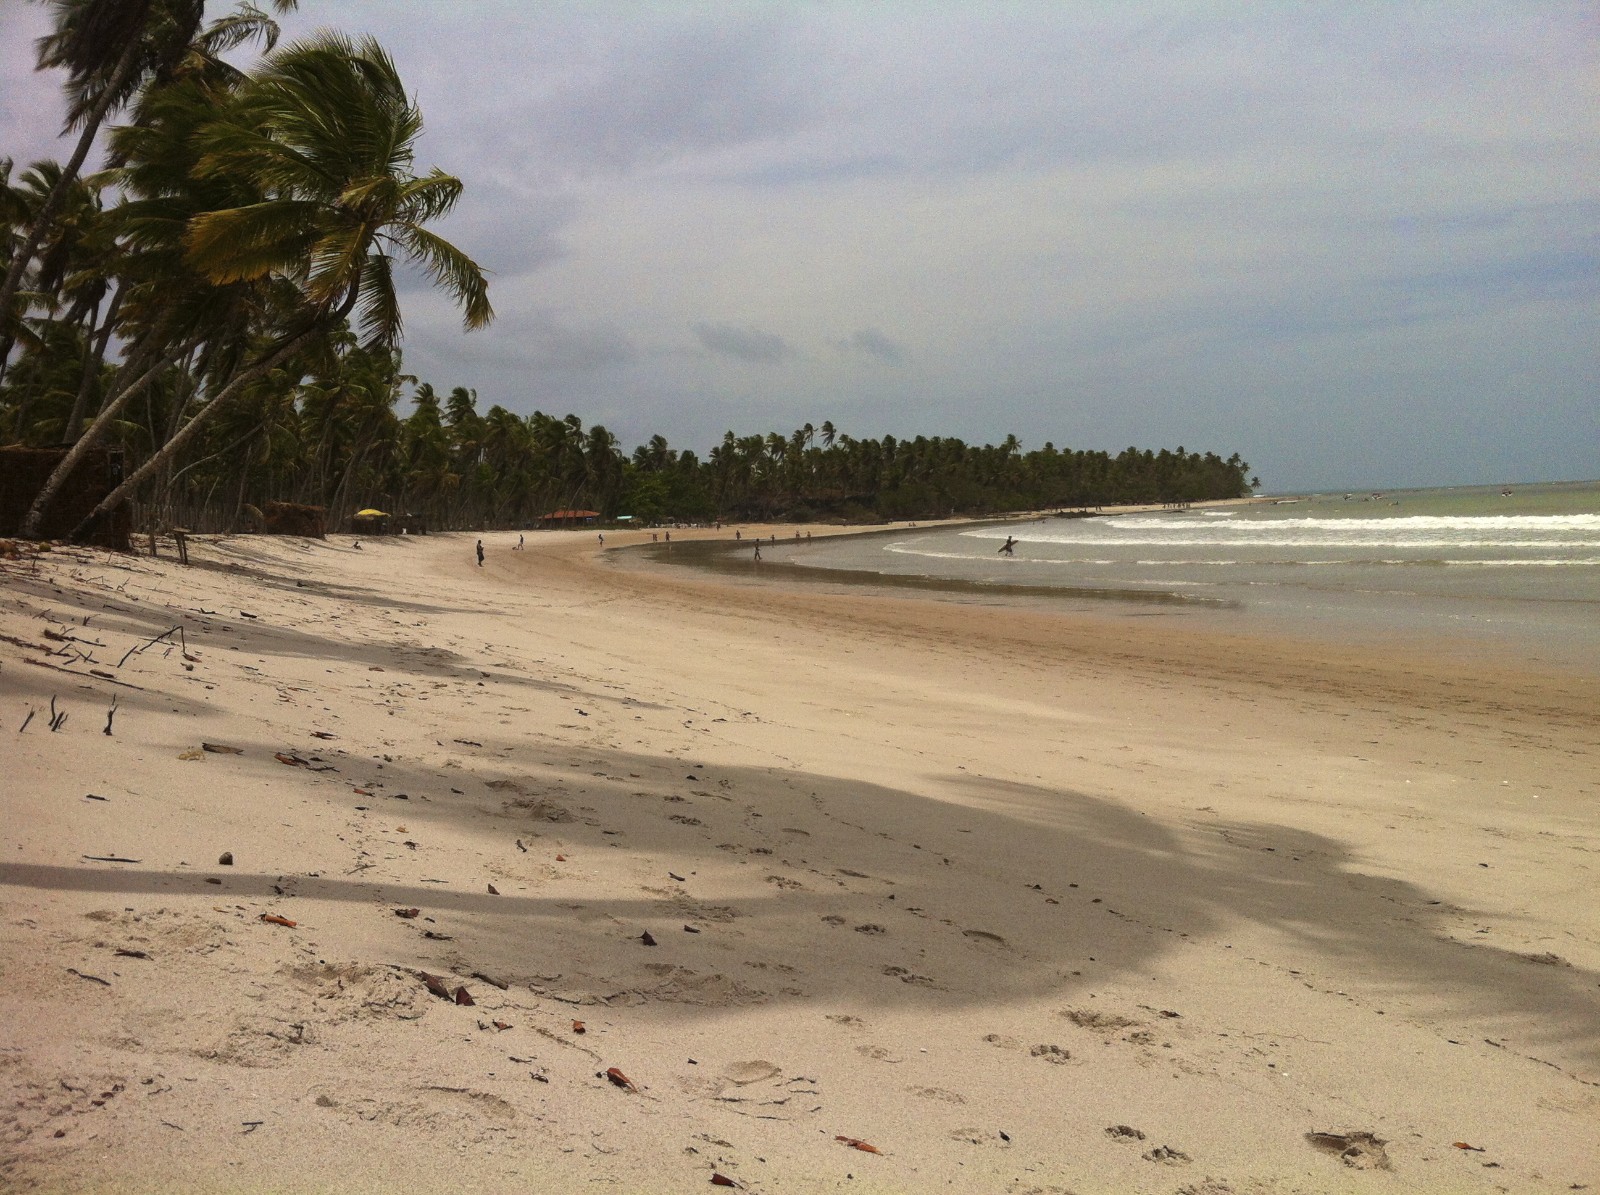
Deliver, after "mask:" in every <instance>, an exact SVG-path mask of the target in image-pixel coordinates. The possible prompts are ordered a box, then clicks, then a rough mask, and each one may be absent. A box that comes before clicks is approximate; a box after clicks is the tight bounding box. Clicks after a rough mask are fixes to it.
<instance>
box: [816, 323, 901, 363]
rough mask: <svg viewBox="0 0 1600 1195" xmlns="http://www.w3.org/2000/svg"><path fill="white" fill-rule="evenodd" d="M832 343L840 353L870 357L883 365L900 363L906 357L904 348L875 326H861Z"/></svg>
mask: <svg viewBox="0 0 1600 1195" xmlns="http://www.w3.org/2000/svg"><path fill="white" fill-rule="evenodd" d="M832 343H833V347H834V348H836V349H838V350H839V351H840V352H841V353H845V354H847V355H854V356H867V357H871V358H873V359H874V360H876V361H879V362H881V363H883V364H884V365H901V364H904V362H905V359H906V354H905V350H904V349H903V348H901V347H900V345H898V344H896V343H895V342H894V341H892V340H890V339H889V338H888V337H887V336H885V335H884V334H883V333H882V332H880V331H878V329H876V328H862V329H861V330H860V331H858V332H856V333H855V334H854V335H853V336H850V337H847V338H846V339H844V340H835V341H833V342H832Z"/></svg>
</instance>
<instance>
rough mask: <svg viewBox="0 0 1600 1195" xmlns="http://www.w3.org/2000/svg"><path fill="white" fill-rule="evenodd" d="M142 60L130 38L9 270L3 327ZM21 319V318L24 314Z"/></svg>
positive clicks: (3, 288)
mask: <svg viewBox="0 0 1600 1195" xmlns="http://www.w3.org/2000/svg"><path fill="white" fill-rule="evenodd" d="M138 57H139V39H138V38H137V37H130V38H129V39H128V45H127V47H126V48H125V49H124V50H123V51H122V57H121V58H119V59H117V66H116V69H115V70H114V71H112V73H111V78H110V79H109V80H108V81H107V82H106V85H105V88H104V90H102V91H101V93H100V98H99V99H98V100H97V101H96V102H95V105H94V107H93V108H91V109H90V110H89V114H88V115H87V116H86V117H85V118H84V122H83V132H82V133H80V134H79V136H78V145H77V148H75V149H74V150H73V151H72V157H71V158H69V159H68V160H67V164H66V165H65V166H63V167H62V168H61V177H60V178H58V179H56V185H55V186H53V187H51V188H50V194H49V195H48V196H47V197H46V199H45V201H44V206H43V207H41V208H40V209H39V214H38V216H37V217H35V219H34V221H33V227H32V228H30V229H29V230H28V236H27V238H26V239H25V240H24V241H23V242H22V244H21V245H19V246H17V252H16V255H15V256H13V257H12V259H11V264H10V265H9V266H8V267H7V269H6V277H5V281H4V282H3V283H0V326H3V325H7V324H10V323H11V319H12V313H11V306H12V304H13V302H14V301H15V300H16V297H17V290H18V289H19V288H20V287H21V285H22V275H23V273H24V272H25V271H26V270H27V268H28V263H29V262H31V261H32V260H33V255H34V253H35V252H36V251H37V250H38V248H39V245H40V242H42V241H43V240H44V235H45V233H47V232H48V231H50V222H51V221H52V220H54V219H55V216H56V210H57V209H58V208H60V206H61V203H62V201H63V200H64V199H66V197H67V191H68V190H70V189H71V187H72V184H73V182H74V181H75V180H76V179H77V177H78V171H79V170H81V169H82V168H83V163H84V159H85V158H87V157H88V156H89V150H90V148H91V147H93V145H94V139H95V136H96V135H97V134H98V133H99V132H100V122H101V121H103V120H104V119H105V118H106V113H107V112H109V111H110V110H111V105H112V103H113V102H115V100H116V98H117V95H118V93H119V92H121V90H122V85H123V84H124V83H126V82H127V80H128V76H129V75H130V74H132V73H133V68H134V64H135V63H136V62H137V61H138ZM17 318H19V319H20V318H21V315H20V313H18V315H17Z"/></svg>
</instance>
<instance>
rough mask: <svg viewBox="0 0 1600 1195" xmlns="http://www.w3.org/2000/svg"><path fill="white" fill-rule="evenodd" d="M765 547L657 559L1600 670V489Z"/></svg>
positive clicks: (1048, 521)
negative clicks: (755, 557)
mask: <svg viewBox="0 0 1600 1195" xmlns="http://www.w3.org/2000/svg"><path fill="white" fill-rule="evenodd" d="M1007 537H1014V538H1015V540H1016V541H1017V542H1016V544H1015V546H1014V549H1013V554H1012V555H1009V556H1008V555H1005V554H1002V553H1001V552H999V551H998V549H999V548H1000V546H1001V545H1002V544H1003V543H1004V542H1005V540H1006V539H1007ZM689 546H690V545H687V544H685V545H682V546H681V547H683V548H687V547H689ZM718 549H721V550H718ZM762 552H763V561H762V564H761V565H760V566H756V565H755V564H754V562H753V561H752V560H751V559H750V556H751V545H750V544H749V543H745V544H743V545H742V546H741V548H740V549H732V546H731V545H728V544H726V543H722V544H718V545H714V546H712V547H711V548H710V549H709V550H703V551H690V552H684V551H682V550H681V548H680V550H679V551H678V552H677V554H676V555H675V556H672V555H671V554H669V553H666V552H655V553H652V555H654V556H655V557H656V559H658V560H667V559H673V560H674V561H675V562H677V563H682V564H688V563H699V564H701V565H703V566H710V567H714V568H717V569H718V571H719V572H726V571H730V570H731V571H732V572H734V573H736V574H739V575H743V576H744V577H746V579H748V580H751V581H759V580H761V579H783V580H786V581H794V580H802V581H803V580H810V581H815V582H818V583H823V584H829V585H835V586H839V585H844V586H849V587H851V588H856V587H859V586H862V585H876V586H885V587H894V588H900V587H907V586H909V587H913V588H916V589H920V590H925V591H929V592H930V594H931V595H934V596H943V597H945V598H947V599H949V600H954V601H965V602H980V603H984V604H1002V605H1005V604H1021V605H1028V606H1039V605H1045V606H1048V607H1053V608H1057V609H1069V610H1077V611H1082V612H1092V613H1095V614H1099V615H1102V616H1104V615H1110V616H1113V617H1128V618H1134V617H1163V618H1168V619H1173V618H1178V619H1189V620H1193V621H1196V622H1198V623H1200V624H1202V625H1207V626H1214V627H1217V628H1219V629H1230V630H1241V631H1246V632H1248V631H1252V630H1264V631H1279V632H1286V633H1294V634H1302V635H1311V636H1329V637H1334V638H1338V639H1341V640H1360V641H1366V642H1375V643H1381V642H1391V641H1392V642H1401V643H1404V642H1412V641H1415V640H1417V639H1429V638H1431V639H1440V638H1444V639H1450V640H1454V641H1455V642H1456V645H1457V646H1458V647H1462V648H1465V649H1467V650H1473V649H1474V648H1477V649H1485V650H1490V651H1494V652H1496V653H1497V654H1509V655H1510V656H1513V657H1520V658H1522V659H1523V660H1524V661H1525V662H1537V663H1544V664H1550V665H1554V666H1558V667H1563V668H1577V669H1579V670H1581V671H1585V672H1593V673H1600V482H1583V483H1570V484H1549V485H1516V486H1506V487H1457V488H1445V489H1428V490H1397V491H1392V492H1384V493H1381V494H1378V493H1352V494H1348V495H1347V494H1343V493H1338V494H1309V495H1303V496H1299V497H1293V498H1280V499H1275V500H1267V501H1258V502H1255V503H1251V504H1247V505H1237V506H1225V507H1202V508H1194V509H1188V510H1172V511H1160V512H1152V513H1142V514H1120V515H1119V514H1116V513H1114V508H1112V509H1108V510H1107V511H1106V512H1105V513H1104V514H1103V515H1098V516H1096V517H1090V518H1065V517H1060V516H1049V517H1045V518H1040V519H1034V520H1027V521H1020V520H1015V519H1011V520H1006V521H1003V522H993V523H984V524H965V525H961V526H954V527H951V526H944V527H933V528H928V529H926V530H924V529H919V528H910V529H904V528H902V529H898V530H895V531H892V532H872V533H867V534H864V535H856V536H848V537H829V538H826V539H824V538H815V539H810V540H806V539H804V538H802V539H800V540H793V539H789V540H784V539H780V540H779V541H778V542H777V543H775V544H773V543H767V544H764V545H763V547H762ZM758 570H759V571H758Z"/></svg>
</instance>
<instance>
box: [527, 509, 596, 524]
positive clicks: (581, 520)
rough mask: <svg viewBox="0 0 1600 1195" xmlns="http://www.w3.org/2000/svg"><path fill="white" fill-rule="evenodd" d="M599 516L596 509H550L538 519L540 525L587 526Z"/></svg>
mask: <svg viewBox="0 0 1600 1195" xmlns="http://www.w3.org/2000/svg"><path fill="white" fill-rule="evenodd" d="M599 517H600V512H599V511H598V510H552V511H551V512H550V513H549V514H547V515H545V516H544V517H543V518H541V519H540V520H539V526H541V527H577V526H584V527H587V526H589V525H590V524H592V523H593V522H594V521H595V520H596V519H598V518H599Z"/></svg>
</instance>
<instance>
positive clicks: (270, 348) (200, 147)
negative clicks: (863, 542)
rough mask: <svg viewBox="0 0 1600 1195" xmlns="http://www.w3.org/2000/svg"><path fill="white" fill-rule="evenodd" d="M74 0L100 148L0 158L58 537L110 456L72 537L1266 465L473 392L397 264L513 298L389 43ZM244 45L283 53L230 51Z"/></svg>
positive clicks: (946, 502) (875, 498)
mask: <svg viewBox="0 0 1600 1195" xmlns="http://www.w3.org/2000/svg"><path fill="white" fill-rule="evenodd" d="M271 7H272V8H273V9H274V10H275V11H276V12H278V13H282V12H284V11H287V10H289V9H292V8H294V7H296V3H295V0H276V2H275V3H274V4H273V5H272V6H271ZM53 17H54V24H53V27H52V29H51V32H50V33H48V34H47V35H46V36H45V37H44V38H42V39H41V40H40V42H39V43H38V46H37V63H38V66H39V68H40V69H41V70H50V71H56V72H60V73H61V74H62V75H63V76H64V90H65V109H64V117H65V131H66V133H67V134H69V138H68V140H69V142H70V143H71V144H72V145H73V150H72V153H71V155H70V156H69V157H68V159H67V160H66V161H65V162H62V163H58V162H54V161H40V162H35V163H32V164H31V165H28V166H26V167H21V166H18V165H17V164H15V163H14V162H12V161H11V160H10V159H9V158H4V157H0V238H3V240H0V245H3V248H4V262H5V275H4V281H3V284H0V450H3V447H4V446H15V447H25V448H32V449H49V450H54V451H55V452H56V453H57V459H56V460H54V461H53V462H52V467H51V469H50V470H49V476H48V478H47V479H46V480H45V481H44V482H43V483H42V485H41V486H39V487H38V488H37V489H33V490H30V491H29V492H28V493H27V494H25V495H23V496H22V497H21V499H19V500H17V499H15V496H13V499H14V500H13V503H12V504H13V505H17V506H18V509H16V510H14V511H11V510H8V511H7V512H4V514H5V521H6V522H7V523H8V524H10V525H9V526H6V527H3V528H0V530H3V531H9V532H11V533H20V534H22V535H25V536H27V535H33V536H37V535H39V534H40V533H41V531H42V530H44V529H45V528H46V527H47V526H49V520H50V516H51V513H52V510H53V509H57V510H58V508H59V507H60V506H61V505H62V503H63V499H64V497H67V496H70V495H71V493H72V490H73V487H74V486H80V487H81V485H82V484H83V483H82V479H83V478H84V477H85V476H88V475H89V474H90V473H91V472H92V473H93V475H94V476H96V477H99V478H106V477H109V478H111V481H110V482H108V483H107V484H106V485H105V486H104V490H105V492H103V493H102V492H99V491H98V490H97V491H96V493H95V494H94V496H93V499H92V500H91V501H90V502H88V503H84V504H82V505H83V506H84V507H85V509H84V511H83V512H82V517H81V518H80V517H78V514H77V513H74V514H73V516H72V517H71V518H69V519H68V520H67V523H68V524H70V526H61V525H60V519H59V517H58V519H57V525H58V533H62V534H68V535H82V534H87V533H90V532H92V530H93V529H94V527H95V526H96V525H97V523H99V522H103V521H104V520H106V519H107V518H108V517H109V516H110V515H111V514H112V512H113V511H117V510H124V511H125V510H127V508H128V507H127V504H129V503H130V502H131V503H133V504H134V505H133V508H132V509H133V518H134V521H135V522H136V523H137V524H138V525H140V526H141V527H146V528H157V527H163V526H184V527H188V528H191V529H194V530H229V529H233V528H235V527H238V526H240V525H241V524H242V522H243V521H244V520H245V519H246V512H248V511H250V510H251V509H254V508H260V507H263V506H266V505H268V504H269V503H272V502H291V503H298V504H303V505H312V506H320V507H323V508H325V509H326V511H327V523H328V525H329V526H333V527H337V526H342V525H344V523H345V522H346V520H347V519H348V517H349V516H350V515H352V514H353V513H354V512H356V511H357V510H360V509H362V508H367V507H380V508H382V509H385V510H387V511H394V512H403V513H405V514H408V515H414V516H416V517H417V518H419V519H421V520H423V521H425V522H426V524H427V525H429V526H431V527H435V528H439V529H449V528H462V527H476V528H484V527H493V526H503V527H517V526H530V525H532V524H534V523H536V522H537V521H538V520H539V519H541V518H543V517H545V516H547V515H548V514H549V513H551V512H553V511H557V510H584V511H592V512H594V514H595V515H596V516H598V517H600V518H613V517H617V516H619V515H629V516H631V517H633V518H634V519H636V520H638V521H641V522H662V521H683V522H694V521H707V520H710V519H713V518H764V519H772V518H788V519H794V520H802V521H803V520H822V519H825V520H830V521H845V522H872V521H879V520H884V519H894V518H928V517H937V516H949V515H958V514H960V515H979V514H992V513H996V512H1000V511H1007V510H1018V509H1044V508H1050V507H1063V506H1075V507H1082V506H1097V505H1111V504H1122V503H1151V502H1189V501H1200V500H1205V499H1215V498H1231V497H1238V496H1241V495H1243V494H1246V493H1248V492H1249V491H1250V488H1251V486H1252V485H1253V484H1254V482H1253V479H1248V473H1249V466H1248V465H1246V464H1245V462H1243V461H1242V460H1241V459H1240V458H1239V456H1238V455H1237V454H1234V455H1233V456H1230V457H1228V458H1227V459H1223V458H1222V457H1220V456H1218V455H1217V454H1215V453H1211V452H1205V453H1192V452H1188V451H1186V450H1185V449H1183V448H1182V447H1179V448H1177V449H1176V450H1166V449H1162V450H1161V451H1159V452H1155V451H1150V450H1139V449H1136V448H1129V449H1127V450H1125V451H1123V452H1121V453H1119V454H1117V455H1112V454H1109V453H1106V452H1099V451H1083V450H1077V451H1074V450H1069V449H1057V448H1056V447H1055V446H1054V445H1053V444H1049V443H1047V444H1045V445H1044V447H1043V448H1041V449H1036V450H1033V451H1028V452H1024V451H1023V450H1022V446H1021V445H1020V444H1019V443H1018V441H1017V439H1016V437H1015V436H1007V437H1005V439H1004V440H1003V441H1002V442H1001V443H1000V444H998V445H992V444H985V445H983V446H981V447H979V446H972V445H968V444H966V443H964V442H963V441H961V440H959V439H955V438H951V437H926V436H916V437H914V438H909V439H896V438H895V437H893V436H884V437H882V438H881V439H870V438H862V439H857V438H853V437H851V436H849V435H846V434H842V433H840V432H838V431H837V430H836V429H835V428H834V426H833V424H832V422H831V421H824V422H823V423H821V424H820V425H819V426H817V427H813V426H812V425H811V424H809V423H808V424H806V425H805V426H804V427H802V428H799V429H797V430H795V431H794V432H792V433H790V434H787V435H786V434H782V433H779V432H769V433H767V434H765V435H746V436H738V435H735V434H734V433H733V432H732V431H729V432H728V433H727V434H726V435H725V436H724V437H723V439H722V441H721V442H720V443H719V444H716V445H714V446H712V447H711V448H710V449H709V451H708V452H706V453H705V454H704V456H701V455H700V454H697V453H695V452H693V451H690V450H680V449H675V448H673V447H671V446H670V445H669V444H668V443H667V441H666V439H665V438H664V437H662V436H655V437H653V438H651V439H650V441H649V442H648V443H647V444H644V445H641V446H639V447H638V448H637V449H636V450H635V451H633V453H632V454H631V455H629V454H627V453H626V452H625V451H624V450H623V449H622V447H621V446H620V445H619V443H618V441H617V439H616V437H615V436H613V435H612V434H611V433H610V432H609V431H608V430H607V429H606V428H604V427H603V426H600V425H591V426H589V427H585V426H584V424H583V421H582V420H581V419H579V418H578V417H577V416H575V415H567V416H565V417H564V418H557V417H555V416H552V415H546V414H544V413H542V412H540V411H535V412H534V413H533V414H532V415H528V416H522V415H519V414H516V413H514V412H512V411H510V410H508V409H507V408H506V407H504V406H501V405H499V404H494V405H491V406H490V407H489V408H488V409H487V411H482V412H480V411H479V409H478V399H477V394H476V393H475V392H474V391H473V390H471V389H468V388H466V387H456V388H454V389H452V390H450V391H449V393H448V394H445V395H441V393H440V392H439V391H438V390H436V389H435V388H434V387H433V386H432V385H431V384H429V383H427V382H421V381H418V380H417V379H416V378H414V377H412V376H410V375H408V374H407V373H406V372H405V365H404V361H403V357H402V354H401V349H400V341H401V328H402V317H401V311H400V304H399V299H398V296H397V293H396V288H395V281H394V280H395V271H396V268H397V266H400V265H410V266H412V267H416V268H420V269H421V271H422V272H423V274H424V275H425V276H426V277H427V278H428V279H429V281H430V282H431V283H433V284H434V285H435V286H437V287H438V288H440V289H441V290H443V291H444V292H445V293H446V294H447V295H449V296H450V298H451V299H453V300H454V302H455V303H456V305H457V306H458V307H459V309H460V312H461V316H462V321H463V325H464V327H465V328H466V329H467V330H472V329H474V328H481V327H483V326H485V325H487V324H488V323H489V322H490V321H491V320H492V319H493V316H494V311H493V308H492V306H491V304H490V301H489V292H488V284H487V282H486V280H485V277H484V271H483V270H482V269H481V268H480V267H479V265H478V264H477V263H476V262H475V261H474V260H473V259H472V258H471V257H469V256H468V255H467V254H466V253H464V252H463V251H462V250H461V249H459V248H457V247H456V246H454V245H452V244H450V243H449V242H448V241H446V240H444V239H443V238H441V237H440V236H439V235H438V234H437V233H436V232H433V231H432V230H431V229H430V228H429V227H428V226H429V225H430V224H432V223H435V222H436V221H437V220H439V219H440V218H441V217H443V216H444V215H446V214H447V213H448V212H449V211H450V210H451V209H452V208H453V207H454V205H455V204H456V202H457V201H458V199H459V198H460V196H461V193H462V183H461V181H460V180H459V179H458V178H455V177H454V176H451V175H449V174H446V173H444V172H443V171H441V170H438V169H426V170H423V169H419V168H418V167H417V166H416V164H415V162H414V156H413V154H414V145H415V141H416V138H417V136H418V135H419V134H420V132H421V130H422V115H421V113H420V111H419V110H418V109H417V107H416V105H415V104H413V103H412V102H411V101H410V99H409V98H408V96H407V93H406V91H405V88H404V86H403V84H402V82H401V80H400V77H399V75H398V72H397V71H396V69H395V67H394V64H393V62H392V61H391V60H390V58H389V56H388V55H387V53H386V52H385V51H384V49H383V47H382V46H380V45H379V44H378V43H377V42H375V41H373V40H372V39H370V38H351V37H347V36H345V35H343V34H340V33H337V32H322V33H319V34H317V35H315V36H313V37H311V38H309V39H306V40H303V41H299V42H296V43H294V44H291V45H285V46H281V47H280V46H278V44H277V43H278V34H279V28H278V25H277V23H276V21H275V20H274V18H273V15H272V14H271V13H269V12H268V11H266V10H265V9H263V8H260V7H257V6H255V5H251V4H241V5H240V6H239V7H237V8H235V9H233V10H232V11H231V12H227V13H225V14H223V15H221V16H217V17H213V18H211V19H209V20H208V19H207V16H206V13H205V5H204V3H203V0H142V2H141V3H136V4H128V3H124V2H122V0H61V2H60V3H57V4H55V5H54V6H53ZM241 49H248V50H251V51H259V52H260V56H259V57H258V58H257V59H256V60H255V61H254V62H253V64H252V65H250V66H248V67H247V68H242V67H239V66H236V65H233V64H232V63H230V62H229V60H228V57H227V56H228V55H229V54H230V53H231V52H234V51H239V50H241ZM0 148H3V147H0ZM96 151H98V154H97V156H96ZM92 157H93V160H95V161H96V162H97V163H98V166H99V168H98V169H96V170H93V171H92V172H88V173H86V172H85V165H86V164H87V163H89V162H90V161H91V158H92ZM407 406H409V410H408V411H405V410H404V409H405V407H407ZM402 411H404V413H402ZM91 458H94V459H98V460H99V462H100V467H99V468H96V469H93V470H90V469H89V468H88V466H89V464H90V462H91ZM107 461H109V462H110V464H109V466H107V465H106V464H105V462H107ZM19 503H20V505H19ZM58 514H59V511H58Z"/></svg>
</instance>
